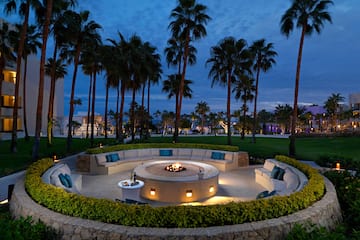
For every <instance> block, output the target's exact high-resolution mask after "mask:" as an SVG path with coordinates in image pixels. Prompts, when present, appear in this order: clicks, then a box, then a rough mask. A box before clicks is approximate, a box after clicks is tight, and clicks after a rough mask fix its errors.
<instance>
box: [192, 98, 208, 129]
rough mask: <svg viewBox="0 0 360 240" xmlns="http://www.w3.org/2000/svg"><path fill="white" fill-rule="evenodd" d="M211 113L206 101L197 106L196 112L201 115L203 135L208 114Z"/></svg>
mask: <svg viewBox="0 0 360 240" xmlns="http://www.w3.org/2000/svg"><path fill="white" fill-rule="evenodd" d="M209 111H210V107H209V105H208V104H207V102H205V101H200V102H198V103H197V104H196V106H195V112H196V113H197V114H199V115H200V119H201V133H204V123H205V117H206V113H207V112H209Z"/></svg>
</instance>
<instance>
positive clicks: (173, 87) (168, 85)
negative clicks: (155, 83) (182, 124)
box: [162, 74, 193, 131]
mask: <svg viewBox="0 0 360 240" xmlns="http://www.w3.org/2000/svg"><path fill="white" fill-rule="evenodd" d="M180 82H181V75H180V74H171V75H168V79H166V80H164V81H163V88H162V91H163V92H165V93H168V95H167V97H168V99H171V98H172V97H173V96H175V116H176V111H177V110H178V109H177V107H176V106H178V102H179V95H180ZM192 83H193V81H191V80H188V79H185V81H184V88H183V96H184V97H185V98H191V97H192V90H191V88H190V84H192ZM175 126H177V125H176V123H175ZM175 131H176V128H175Z"/></svg>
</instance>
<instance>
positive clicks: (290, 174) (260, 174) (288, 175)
mask: <svg viewBox="0 0 360 240" xmlns="http://www.w3.org/2000/svg"><path fill="white" fill-rule="evenodd" d="M275 167H278V168H281V169H282V170H283V171H284V172H283V174H282V177H281V178H276V177H274V176H272V175H273V174H274V172H273V171H274V168H275ZM254 171H255V182H256V183H258V184H260V185H262V186H263V187H264V188H266V189H267V190H268V191H269V192H272V191H275V194H276V195H281V196H284V195H290V194H291V193H293V192H298V191H300V190H301V189H302V188H303V187H304V186H305V185H306V184H307V182H308V178H307V177H306V176H305V174H304V173H303V172H301V171H299V170H298V169H296V168H295V167H293V166H290V165H288V164H286V163H283V162H279V161H277V160H275V159H266V160H265V163H264V166H263V167H261V168H255V170H254Z"/></svg>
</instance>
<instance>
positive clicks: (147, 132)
mask: <svg viewBox="0 0 360 240" xmlns="http://www.w3.org/2000/svg"><path fill="white" fill-rule="evenodd" d="M149 117H150V80H149V81H148V89H147V114H146V122H145V124H146V128H145V131H146V137H147V138H148V137H149V127H150V119H149Z"/></svg>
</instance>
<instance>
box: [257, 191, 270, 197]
mask: <svg viewBox="0 0 360 240" xmlns="http://www.w3.org/2000/svg"><path fill="white" fill-rule="evenodd" d="M268 196H269V191H268V190H266V191H263V192H261V193H259V194H258V195H257V196H256V199H261V198H266V197H268Z"/></svg>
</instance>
